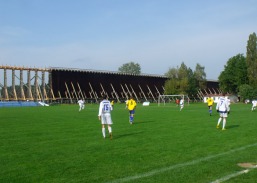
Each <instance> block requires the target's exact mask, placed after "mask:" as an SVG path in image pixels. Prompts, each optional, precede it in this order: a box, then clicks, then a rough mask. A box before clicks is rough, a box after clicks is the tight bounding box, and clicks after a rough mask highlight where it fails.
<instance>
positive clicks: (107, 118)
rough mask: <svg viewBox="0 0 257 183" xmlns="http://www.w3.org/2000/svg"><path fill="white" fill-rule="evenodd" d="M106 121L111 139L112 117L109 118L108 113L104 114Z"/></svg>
mask: <svg viewBox="0 0 257 183" xmlns="http://www.w3.org/2000/svg"><path fill="white" fill-rule="evenodd" d="M106 122H107V124H108V132H109V135H110V139H111V140H112V126H111V125H112V119H111V115H110V114H107V115H106Z"/></svg>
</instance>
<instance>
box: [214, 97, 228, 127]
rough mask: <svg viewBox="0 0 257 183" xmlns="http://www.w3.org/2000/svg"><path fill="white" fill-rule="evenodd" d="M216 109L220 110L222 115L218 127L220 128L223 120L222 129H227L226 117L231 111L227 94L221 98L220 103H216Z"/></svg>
mask: <svg viewBox="0 0 257 183" xmlns="http://www.w3.org/2000/svg"><path fill="white" fill-rule="evenodd" d="M216 110H217V112H219V114H220V117H219V119H218V123H217V128H219V125H220V122H221V121H222V120H223V126H222V130H226V128H225V127H226V118H227V117H228V113H229V106H228V100H227V99H226V98H225V94H222V96H221V97H220V98H219V100H218V103H217V105H216Z"/></svg>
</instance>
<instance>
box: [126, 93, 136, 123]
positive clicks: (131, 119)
mask: <svg viewBox="0 0 257 183" xmlns="http://www.w3.org/2000/svg"><path fill="white" fill-rule="evenodd" d="M126 106H127V109H128V110H129V122H130V124H133V122H134V114H135V109H136V106H137V103H136V101H135V100H134V98H133V97H132V96H131V97H130V99H129V100H127V101H126Z"/></svg>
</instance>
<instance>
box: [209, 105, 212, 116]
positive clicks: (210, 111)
mask: <svg viewBox="0 0 257 183" xmlns="http://www.w3.org/2000/svg"><path fill="white" fill-rule="evenodd" d="M209 113H210V116H211V115H212V106H209Z"/></svg>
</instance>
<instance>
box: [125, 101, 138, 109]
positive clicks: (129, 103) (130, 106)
mask: <svg viewBox="0 0 257 183" xmlns="http://www.w3.org/2000/svg"><path fill="white" fill-rule="evenodd" d="M126 104H127V108H128V110H130V111H132V110H134V109H135V108H136V106H137V103H136V101H135V100H133V99H130V100H127V102H126Z"/></svg>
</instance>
